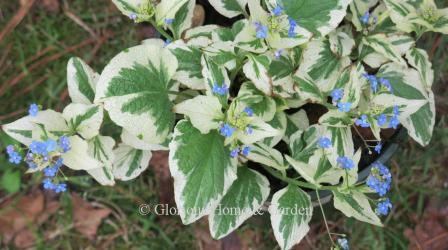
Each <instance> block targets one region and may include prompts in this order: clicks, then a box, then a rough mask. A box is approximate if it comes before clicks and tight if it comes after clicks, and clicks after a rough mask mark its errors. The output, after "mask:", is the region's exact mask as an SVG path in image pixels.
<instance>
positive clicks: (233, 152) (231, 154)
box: [230, 148, 240, 158]
mask: <svg viewBox="0 0 448 250" xmlns="http://www.w3.org/2000/svg"><path fill="white" fill-rule="evenodd" d="M239 153H240V149H239V148H234V149H232V151H230V157H232V158H235V157H237V156H238V154H239Z"/></svg>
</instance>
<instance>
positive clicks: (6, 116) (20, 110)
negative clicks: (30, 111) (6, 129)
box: [0, 108, 26, 121]
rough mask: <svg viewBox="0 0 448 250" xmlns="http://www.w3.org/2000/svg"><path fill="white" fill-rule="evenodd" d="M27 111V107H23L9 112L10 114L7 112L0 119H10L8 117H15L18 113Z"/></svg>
mask: <svg viewBox="0 0 448 250" xmlns="http://www.w3.org/2000/svg"><path fill="white" fill-rule="evenodd" d="M25 111H26V108H23V109H19V110H16V111H14V112H12V113H9V114H6V115H2V116H0V121H3V120H5V119H8V118H11V117H14V116H16V115H19V114H22V113H24V112H25Z"/></svg>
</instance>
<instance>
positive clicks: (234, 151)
mask: <svg viewBox="0 0 448 250" xmlns="http://www.w3.org/2000/svg"><path fill="white" fill-rule="evenodd" d="M251 150H252V148H251V147H249V146H242V147H241V148H240V147H236V148H234V149H232V150H231V151H230V157H232V158H235V157H237V156H238V154H240V153H241V154H242V155H243V156H245V157H247V156H249V153H250V151H251Z"/></svg>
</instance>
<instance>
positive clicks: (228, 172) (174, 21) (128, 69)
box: [3, 0, 448, 249]
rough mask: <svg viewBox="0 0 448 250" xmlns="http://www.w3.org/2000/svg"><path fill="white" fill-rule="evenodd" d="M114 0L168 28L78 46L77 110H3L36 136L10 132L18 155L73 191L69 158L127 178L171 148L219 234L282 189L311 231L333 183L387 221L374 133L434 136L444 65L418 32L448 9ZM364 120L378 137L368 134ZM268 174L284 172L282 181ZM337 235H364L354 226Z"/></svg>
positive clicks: (341, 204)
mask: <svg viewBox="0 0 448 250" xmlns="http://www.w3.org/2000/svg"><path fill="white" fill-rule="evenodd" d="M113 2H114V3H115V4H116V6H117V7H118V8H119V9H120V10H121V11H122V12H123V14H125V15H126V16H128V17H129V18H130V19H131V20H133V21H134V22H138V23H140V22H148V23H151V24H152V25H153V26H154V27H156V29H157V30H158V31H159V32H160V34H161V35H162V36H163V38H164V39H163V40H162V39H149V40H145V41H143V42H142V44H141V45H138V46H135V47H132V48H126V49H125V50H123V51H122V52H121V53H119V54H118V55H116V56H115V57H114V58H113V59H112V60H111V61H110V62H109V64H108V65H107V66H106V67H105V68H104V70H103V71H102V72H101V74H98V73H96V72H95V71H94V70H93V69H92V68H90V67H89V66H88V65H87V64H86V63H85V62H83V61H82V60H81V59H79V58H72V59H70V61H69V62H68V66H67V82H68V90H69V94H70V97H71V101H72V103H71V104H69V105H68V106H67V107H66V108H65V109H64V110H63V112H62V113H59V112H56V111H53V110H50V109H47V110H42V107H39V106H38V105H36V104H33V105H31V107H30V110H29V115H28V116H26V117H23V118H21V119H19V120H17V121H15V122H12V123H10V124H6V125H4V126H3V130H4V131H5V132H6V133H7V134H8V135H10V136H11V137H12V138H14V139H15V140H17V141H18V142H19V143H21V144H22V145H21V146H20V145H10V146H8V148H7V153H8V155H9V157H10V161H11V162H13V163H16V164H19V163H20V162H21V161H22V160H23V161H25V162H26V163H27V164H28V167H29V170H28V171H29V172H37V171H42V172H43V175H44V176H45V178H44V181H43V186H44V188H46V189H51V190H54V191H56V192H63V191H65V190H66V189H67V184H66V183H64V182H63V180H64V178H63V174H62V166H66V167H68V168H70V169H73V170H85V171H87V172H88V173H89V174H90V175H91V176H92V177H93V178H94V179H95V180H97V181H98V182H99V183H100V184H102V185H114V184H115V181H117V180H121V181H128V180H132V179H134V178H136V177H137V176H139V175H140V174H141V173H142V172H143V171H144V170H145V169H146V168H147V166H148V161H149V160H150V158H151V152H152V151H155V150H169V165H170V172H171V175H172V177H173V178H174V190H175V201H176V204H177V207H178V211H179V214H180V217H181V219H182V221H183V222H184V223H185V224H190V223H192V222H195V221H196V220H198V219H199V218H201V217H203V216H205V215H208V219H209V225H210V233H211V235H212V236H213V237H214V238H216V239H220V238H222V237H224V236H226V235H228V234H229V233H230V232H232V231H233V230H235V229H236V228H238V227H239V226H240V225H241V224H242V223H243V222H244V221H245V220H246V219H248V218H249V217H251V216H252V215H254V214H255V213H256V212H257V210H259V209H260V208H261V206H262V205H263V204H265V203H266V202H267V201H269V203H267V204H270V205H269V209H268V210H269V213H270V217H271V224H272V228H273V231H274V234H275V238H276V239H277V241H278V243H279V245H280V247H281V248H282V249H289V248H291V247H292V246H293V245H295V244H297V243H298V242H300V240H301V239H302V238H303V237H304V236H305V235H306V234H307V232H308V230H309V226H308V223H309V221H310V220H311V217H312V213H313V207H314V206H313V202H312V200H311V198H310V195H309V192H314V191H315V192H316V193H317V192H318V191H320V190H329V191H331V192H332V194H333V197H334V198H333V202H334V207H335V208H336V209H338V210H340V211H341V212H342V213H343V214H344V215H346V216H348V217H354V218H356V219H358V220H360V221H364V222H367V223H370V224H373V225H377V226H381V225H382V223H381V220H380V216H384V215H387V214H388V213H389V211H390V210H391V208H392V204H391V203H390V201H389V199H388V198H387V192H388V191H389V189H390V186H391V182H392V176H391V172H390V171H389V169H388V168H387V167H386V166H384V165H383V164H382V163H380V162H375V163H373V164H372V168H371V173H370V175H369V176H368V177H367V178H366V179H363V180H361V179H359V178H358V163H359V161H360V159H361V157H362V156H363V155H362V149H364V150H367V151H369V152H371V153H375V154H377V155H379V154H380V153H381V149H382V146H383V143H384V142H385V140H387V138H382V137H381V131H382V130H384V129H397V128H398V127H399V126H402V127H404V128H406V130H407V132H408V134H409V136H411V137H412V138H413V139H414V140H415V141H417V142H418V143H419V144H421V145H422V146H425V145H427V144H428V143H429V142H430V139H431V135H432V132H433V127H434V121H435V108H434V95H433V92H432V91H431V85H432V83H433V80H434V73H433V70H432V65H431V62H430V61H429V60H428V54H427V52H426V51H424V50H422V49H419V48H417V47H416V39H418V38H419V37H420V36H421V35H422V34H423V33H424V32H427V31H433V32H441V33H445V34H446V33H448V9H439V8H438V7H437V6H436V5H435V4H434V2H433V1H432V0H422V1H410V0H399V1H396V0H394V1H392V0H384V1H379V0H314V1H307V0H262V1H260V0H211V1H209V2H210V4H211V5H212V6H213V7H214V8H215V9H216V10H217V11H218V12H219V13H220V14H221V15H223V16H226V17H228V18H234V17H236V19H235V20H236V21H235V22H234V23H233V25H232V26H231V27H221V26H218V25H213V24H210V25H204V26H200V27H193V28H192V27H191V25H192V21H191V19H192V16H193V9H194V6H195V1H194V0H161V1H150V0H113ZM309 103H313V104H319V105H321V106H323V107H325V110H326V111H325V113H324V114H323V115H322V116H321V117H320V118H319V120H318V122H317V123H315V124H310V122H309V120H308V116H307V113H306V112H305V111H304V110H303V109H302V107H303V106H304V105H306V104H309ZM111 128H112V129H111ZM359 129H364V130H370V131H371V134H372V137H373V138H375V140H373V141H372V140H367V139H366V140H364V142H363V145H361V147H359V148H355V143H354V140H353V136H354V135H352V130H353V131H356V132H358V130H359ZM111 131H121V135H120V136H119V137H112V136H111V135H112V134H117V133H116V132H114V133H113V132H111ZM359 136H361V135H359ZM267 175H269V176H270V177H272V178H275V179H277V182H278V183H280V184H282V185H283V188H282V189H280V190H271V187H270V182H269V181H268V178H267ZM272 178H271V179H272ZM271 182H272V181H271ZM316 202H317V203H318V204H320V199H319V196H318V199H317V201H316ZM298 208H299V211H302V212H292V211H294V209H296V211H297V209H298ZM225 211H233V212H232V213H226V212H225ZM235 211H236V212H235ZM304 211H305V212H304ZM322 212H323V211H322ZM330 240H331V242H332V243H333V248H335V249H348V241H347V239H345V238H339V239H338V241H337V242H333V239H332V238H331V237H330Z"/></svg>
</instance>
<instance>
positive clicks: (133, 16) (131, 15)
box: [129, 12, 138, 22]
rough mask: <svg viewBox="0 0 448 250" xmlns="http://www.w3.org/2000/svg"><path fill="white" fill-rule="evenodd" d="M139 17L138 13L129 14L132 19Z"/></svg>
mask: <svg viewBox="0 0 448 250" xmlns="http://www.w3.org/2000/svg"><path fill="white" fill-rule="evenodd" d="M137 18H138V16H137V14H136V13H134V12H132V13H131V14H129V19H131V20H132V21H134V22H135V21H136V20H137Z"/></svg>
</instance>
